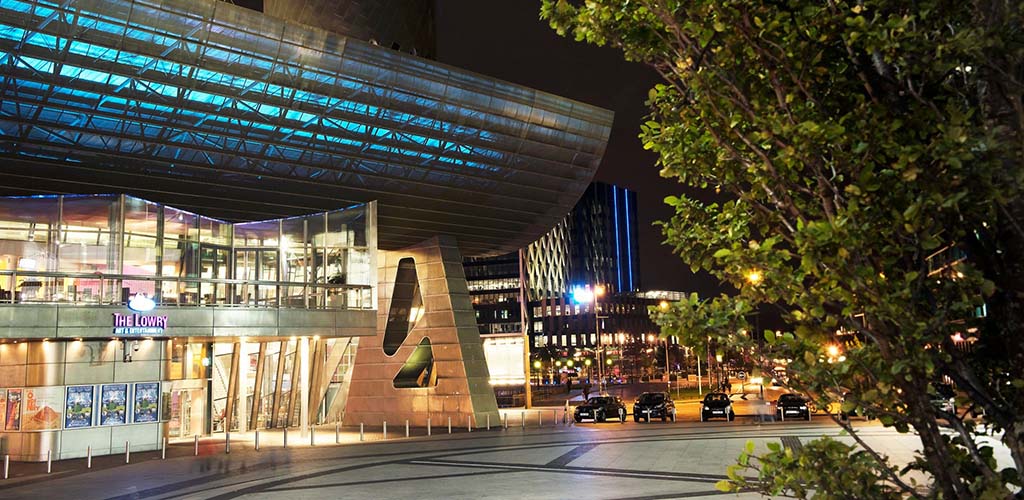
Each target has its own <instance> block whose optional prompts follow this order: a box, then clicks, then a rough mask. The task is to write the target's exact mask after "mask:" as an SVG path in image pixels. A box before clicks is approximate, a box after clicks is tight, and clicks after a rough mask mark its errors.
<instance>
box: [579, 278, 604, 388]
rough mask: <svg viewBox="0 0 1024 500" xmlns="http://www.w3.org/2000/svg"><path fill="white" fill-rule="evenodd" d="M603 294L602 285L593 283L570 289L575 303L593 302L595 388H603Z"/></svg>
mask: <svg viewBox="0 0 1024 500" xmlns="http://www.w3.org/2000/svg"><path fill="white" fill-rule="evenodd" d="M602 295H604V286H602V285H595V286H594V288H593V289H591V288H590V287H589V286H587V287H576V288H575V289H574V290H573V291H572V300H573V302H576V303H577V304H590V303H593V304H594V331H595V334H596V336H597V390H598V391H601V390H603V386H604V370H603V369H602V365H603V363H602V362H601V359H602V357H603V355H604V339H603V338H601V319H602V318H606V317H607V316H601V309H600V303H599V300H600V298H601V296H602Z"/></svg>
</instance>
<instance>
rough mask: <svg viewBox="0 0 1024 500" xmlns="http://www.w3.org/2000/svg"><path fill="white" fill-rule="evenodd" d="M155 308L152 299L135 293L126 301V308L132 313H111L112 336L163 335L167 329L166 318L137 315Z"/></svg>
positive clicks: (152, 315)
mask: <svg viewBox="0 0 1024 500" xmlns="http://www.w3.org/2000/svg"><path fill="white" fill-rule="evenodd" d="M155 307H156V303H155V302H153V299H151V298H149V297H147V296H146V294H144V293H137V294H135V295H133V296H132V298H131V300H129V301H128V308H129V309H131V310H132V311H136V312H134V313H129V314H123V313H113V316H114V335H163V334H164V331H165V330H166V329H167V316H160V315H156V314H139V313H140V312H147V311H152V310H153V309H154V308H155Z"/></svg>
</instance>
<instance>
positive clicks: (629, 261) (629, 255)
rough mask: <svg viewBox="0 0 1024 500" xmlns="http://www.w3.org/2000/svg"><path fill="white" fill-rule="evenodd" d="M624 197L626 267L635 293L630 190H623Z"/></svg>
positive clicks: (630, 287) (631, 289) (630, 289)
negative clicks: (630, 224) (630, 223)
mask: <svg viewBox="0 0 1024 500" xmlns="http://www.w3.org/2000/svg"><path fill="white" fill-rule="evenodd" d="M622 197H623V199H625V201H626V266H628V268H629V291H631V292H632V291H633V290H634V287H633V233H631V232H629V190H628V189H626V188H622Z"/></svg>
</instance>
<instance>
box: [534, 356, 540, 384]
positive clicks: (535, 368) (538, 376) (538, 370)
mask: <svg viewBox="0 0 1024 500" xmlns="http://www.w3.org/2000/svg"><path fill="white" fill-rule="evenodd" d="M533 368H534V370H535V371H536V372H537V385H538V386H540V377H541V371H540V368H541V363H540V360H539V359H538V360H536V361H534V362H533Z"/></svg>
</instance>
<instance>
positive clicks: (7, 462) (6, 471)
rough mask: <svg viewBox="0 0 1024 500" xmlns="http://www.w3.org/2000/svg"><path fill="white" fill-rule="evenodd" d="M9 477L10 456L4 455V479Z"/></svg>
mask: <svg viewBox="0 0 1024 500" xmlns="http://www.w3.org/2000/svg"><path fill="white" fill-rule="evenodd" d="M10 476H11V456H10V455H4V479H7V478H8V477H10Z"/></svg>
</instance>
